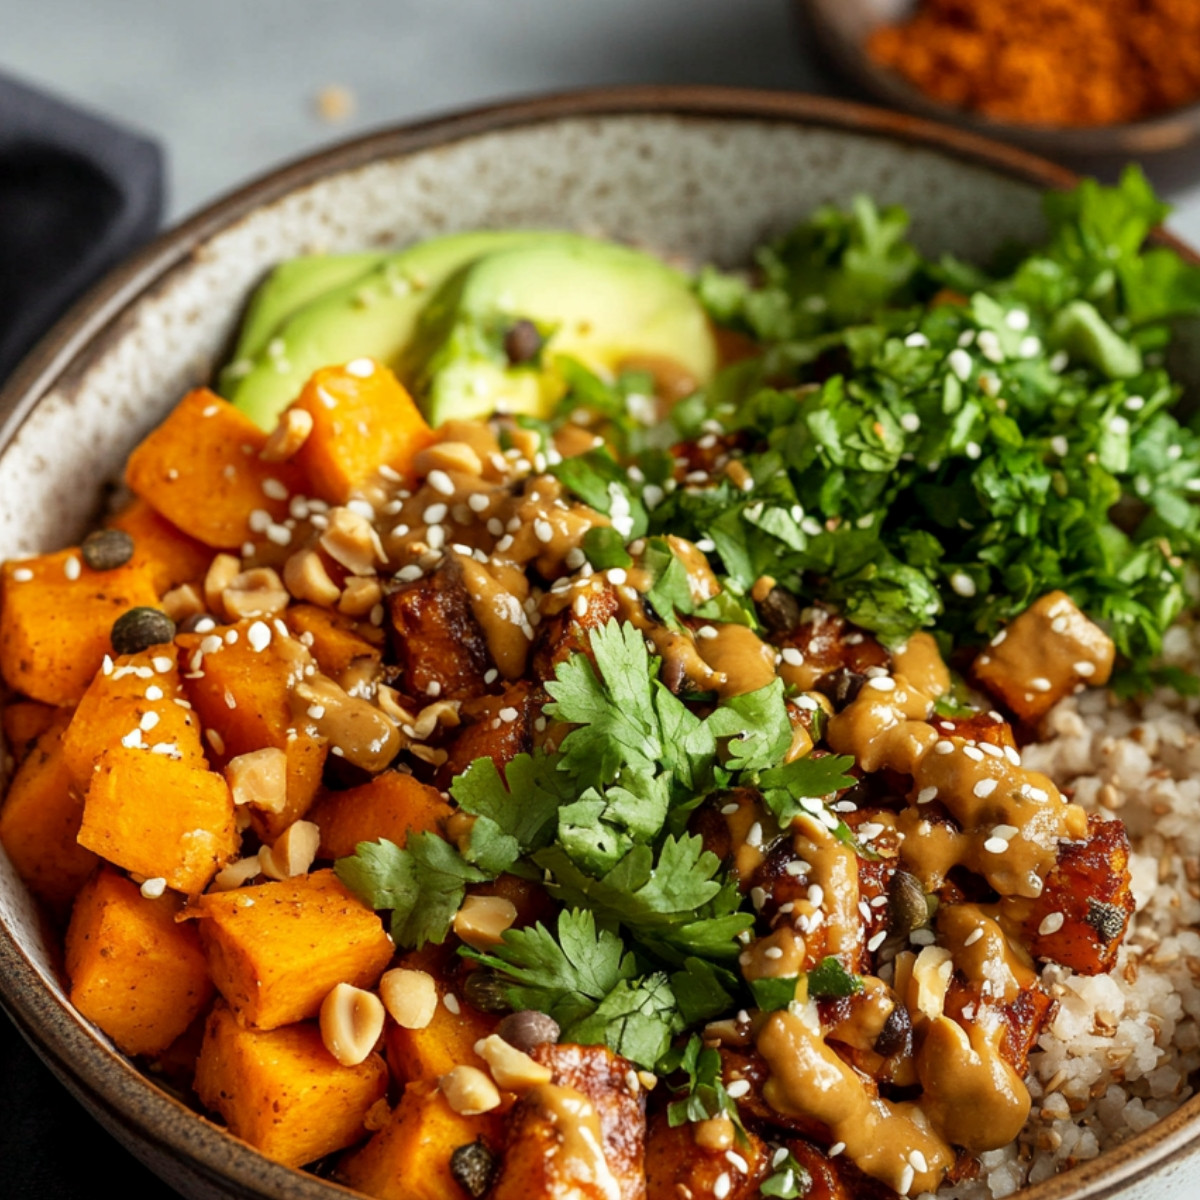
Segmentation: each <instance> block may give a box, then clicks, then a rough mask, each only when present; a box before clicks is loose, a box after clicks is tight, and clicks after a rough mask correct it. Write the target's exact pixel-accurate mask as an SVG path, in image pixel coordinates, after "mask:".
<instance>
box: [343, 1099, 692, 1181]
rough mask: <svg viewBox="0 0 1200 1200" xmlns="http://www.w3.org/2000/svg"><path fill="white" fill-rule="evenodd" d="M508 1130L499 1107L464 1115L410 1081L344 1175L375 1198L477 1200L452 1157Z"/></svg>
mask: <svg viewBox="0 0 1200 1200" xmlns="http://www.w3.org/2000/svg"><path fill="white" fill-rule="evenodd" d="M503 1135H504V1118H503V1117H502V1116H501V1115H500V1112H499V1110H494V1111H493V1112H490V1113H481V1114H480V1115H479V1116H476V1117H464V1116H461V1115H460V1114H459V1113H456V1112H455V1111H454V1109H452V1108H451V1107H450V1105H449V1104H447V1103H446V1098H445V1096H443V1095H442V1093H441V1092H440V1091H438V1088H437V1084H436V1083H433V1082H430V1081H420V1082H417V1083H411V1084H409V1085H408V1087H406V1088H405V1089H404V1095H403V1096H401V1098H400V1103H399V1104H398V1105H397V1106H396V1109H395V1111H394V1112H393V1113H392V1116H391V1120H390V1121H389V1122H388V1123H387V1125H385V1126H384V1127H383V1128H382V1129H381V1130H380V1131H379V1132H378V1133H377V1134H375V1136H374V1137H373V1138H372V1139H371V1140H370V1141H369V1142H368V1143H367V1144H366V1145H365V1146H364V1147H363V1148H362V1149H361V1150H354V1151H352V1152H351V1153H349V1154H347V1155H346V1156H345V1157H344V1158H343V1159H342V1161H341V1168H340V1172H339V1174H340V1175H341V1176H342V1178H343V1179H345V1181H346V1183H348V1184H349V1185H350V1186H351V1187H352V1188H354V1190H355V1191H358V1192H363V1193H365V1194H366V1195H368V1196H373V1197H374V1198H375V1200H473V1198H472V1196H471V1194H470V1193H469V1192H468V1191H467V1190H466V1189H465V1188H464V1187H463V1186H462V1184H460V1183H459V1182H458V1180H457V1179H455V1178H454V1176H453V1175H452V1174H451V1173H450V1157H451V1155H452V1154H453V1153H454V1151H455V1150H457V1149H458V1148H459V1146H467V1145H470V1144H471V1143H472V1142H476V1141H479V1140H481V1139H482V1141H483V1143H484V1145H485V1146H487V1147H488V1149H490V1150H491V1151H492V1152H493V1153H498V1152H499V1149H500V1146H501V1142H502V1138H503ZM674 1200H678V1197H675V1198H674Z"/></svg>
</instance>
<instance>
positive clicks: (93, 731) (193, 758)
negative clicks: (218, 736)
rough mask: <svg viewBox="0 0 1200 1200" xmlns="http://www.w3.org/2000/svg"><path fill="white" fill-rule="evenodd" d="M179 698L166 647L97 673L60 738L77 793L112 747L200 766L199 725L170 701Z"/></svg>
mask: <svg viewBox="0 0 1200 1200" xmlns="http://www.w3.org/2000/svg"><path fill="white" fill-rule="evenodd" d="M182 699H183V689H182V687H181V686H180V682H179V671H178V669H177V667H176V665H175V647H174V646H172V645H168V646H155V647H153V648H152V649H150V650H143V651H142V652H141V653H140V654H128V655H122V656H121V657H120V658H117V659H115V660H112V662H111V669H108V670H100V671H97V672H96V676H95V678H94V679H93V680H92V682H91V683H90V684H89V685H88V690H87V691H86V692H85V693H84V695H83V699H82V700H80V702H79V707H78V708H77V709H76V710H75V716H74V717H73V718H72V720H71V724H70V725H69V726H68V727H67V732H66V733H65V734H64V735H63V754H64V756H65V758H66V762H67V770H68V771H69V772H70V773H71V782H72V784H73V785H74V787H75V788H76V790H77V791H78V792H79V793H80V795H82V794H83V793H84V792H86V791H87V788H88V784H89V783H91V779H92V772H93V771H94V770H95V769H96V766H97V764H98V763H99V761H100V757H101V755H103V753H104V752H105V750H107V749H108V748H109V747H110V746H116V745H118V744H129V743H130V742H132V743H133V744H135V745H137V746H139V747H142V748H145V749H148V750H149V749H151V748H153V752H154V753H158V754H168V755H169V756H170V757H172V758H175V757H178V758H180V759H181V760H182V761H183V762H186V763H190V764H191V765H192V766H196V767H206V766H207V765H208V763H207V762H206V760H205V758H204V750H203V748H202V747H201V745H200V725H199V722H198V721H197V719H196V714H195V713H194V712H192V711H191V708H190V706H189V707H187V708H184V707H183V706H182V705H180V704H177V703H176V701H177V700H182ZM168 748H170V749H168Z"/></svg>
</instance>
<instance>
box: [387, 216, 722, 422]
mask: <svg viewBox="0 0 1200 1200" xmlns="http://www.w3.org/2000/svg"><path fill="white" fill-rule="evenodd" d="M518 320H528V321H530V322H532V323H533V324H534V325H535V326H536V327H537V328H538V329H539V330H541V331H542V332H543V333H544V335H545V337H546V340H545V344H544V345H543V347H542V352H541V354H540V355H539V357H538V359H537V361H536V362H535V363H533V364H526V363H517V364H514V363H511V362H510V361H509V358H508V355H507V354H506V353H505V348H504V341H505V335H506V334H507V332H508V331H509V330H511V329H512V327H513V325H514V324H515V323H516V322H517V321H518ZM559 355H569V356H570V357H572V358H575V359H578V360H579V361H581V362H582V363H583V364H584V365H585V366H587V367H589V368H590V369H591V370H593V371H596V372H597V373H600V374H610V373H612V372H613V371H614V370H615V369H616V368H617V367H618V366H619V365H620V363H621V362H622V361H623V360H626V359H643V360H645V359H654V358H662V359H669V360H670V361H672V362H673V363H674V364H676V365H677V366H679V367H682V368H683V369H684V370H685V371H687V372H688V373H689V374H690V375H692V376H693V378H695V380H696V382H697V383H698V384H702V383H705V382H707V381H708V380H709V379H710V378H711V377H712V374H713V371H714V370H715V368H716V362H717V350H716V342H715V339H714V337H713V332H712V328H711V326H710V324H709V322H708V318H707V316H706V315H705V312H704V310H703V308H702V307H701V305H700V303H699V301H698V300H697V299H696V297H695V295H694V294H693V292H692V289H691V286H690V283H689V281H688V279H687V277H686V276H685V275H684V274H683V273H682V272H680V271H677V270H675V269H674V268H672V267H670V266H668V265H667V264H666V263H664V262H663V261H662V260H661V259H659V258H656V257H654V256H653V255H651V254H647V253H644V252H642V251H639V250H634V249H632V248H631V247H629V246H623V245H619V244H617V243H615V242H605V241H598V240H596V239H594V238H588V237H584V236H583V235H581V234H573V233H558V234H547V235H543V236H541V237H540V238H538V239H537V240H536V241H534V242H529V243H522V244H519V245H514V246H512V247H510V248H507V249H495V250H493V251H492V252H490V253H488V254H486V255H483V256H481V257H479V258H476V259H474V260H473V261H471V262H470V263H468V264H466V265H464V266H463V267H461V268H460V269H459V270H458V271H457V272H456V273H455V274H453V275H452V276H450V277H449V278H447V279H446V281H445V282H444V283H443V284H442V286H441V288H440V289H439V290H438V294H437V295H436V296H435V297H434V298H433V299H431V300H430V302H429V304H428V305H427V306H426V307H425V309H424V311H423V312H422V313H421V316H420V319H419V321H418V323H417V327H416V333H415V337H414V338H413V340H412V343H411V345H410V346H409V347H408V349H407V350H406V351H405V353H404V354H403V355H402V357H401V360H400V374H401V377H402V378H404V379H405V380H406V381H408V382H409V383H410V385H411V386H412V389H413V392H414V394H415V395H416V397H417V400H418V403H419V404H420V405H421V407H422V409H423V410H424V412H425V415H426V417H427V419H428V420H429V422H430V424H431V425H435V426H436V425H439V424H441V423H442V422H443V421H445V420H447V419H449V418H473V417H483V416H487V415H489V414H490V413H493V412H510V413H529V414H533V415H536V416H548V415H550V413H551V412H552V410H553V407H554V404H555V403H556V401H557V400H558V398H559V397H560V396H561V395H562V394H563V392H564V391H565V384H564V382H563V381H562V379H561V377H560V375H559V373H558V372H557V371H556V369H555V366H554V360H555V358H556V357H557V356H559Z"/></svg>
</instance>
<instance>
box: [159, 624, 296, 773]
mask: <svg viewBox="0 0 1200 1200" xmlns="http://www.w3.org/2000/svg"><path fill="white" fill-rule="evenodd" d="M255 625H260V626H263V627H264V628H265V629H266V630H267V631H268V633H269V634H270V641H269V642H268V644H267V645H265V646H264V647H263V648H262V649H261V650H256V649H255V648H254V647H255V644H256V641H255V639H254V638H252V637H251V635H250V630H251V628H252V627H254V626H255ZM231 630H232V633H233V634H234V635H236V637H235V640H234V641H233V642H232V643H231V642H229V641H227V640H226V638H227V637H228V636H229V634H230V631H229V630H226V631H225V634H224V636H223V635H222V634H199V633H181V634H180V635H179V637H178V638H177V641H178V643H179V651H180V653H179V665H180V668H181V670H182V671H183V673H184V688H185V689H186V691H187V694H188V697H189V699H190V700H191V702H192V704H193V705H194V706H195V709H196V712H197V713H198V714H199V716H200V721H201V724H202V725H203V726H204V729H205V731H206V734H207V731H209V730H215V731H216V733H217V735H218V742H217V743H216V744H215V745H213V749H214V750H216V752H217V754H218V755H219V756H220V755H228V756H229V757H231V758H232V757H233V756H235V755H238V754H249V753H250V752H251V751H253V750H261V749H263V748H264V747H266V746H274V747H275V748H276V749H279V750H282V749H283V748H284V746H285V745H286V743H287V734H288V729H289V728H290V727H291V724H292V707H291V701H290V698H289V697H290V680H291V677H292V673H293V671H294V670H295V667H296V661H295V658H294V656H293V655H292V654H290V653H289V652H288V651H289V649H291V648H294V649H295V650H297V651H300V652H301V653H303V647H302V646H299V645H296V644H295V643H294V642H291V644H290V646H289V641H290V639H284V638H281V637H280V636H279V634H278V631H276V630H275V629H274V627H273V624H269V623H267V622H265V621H256V620H246V621H239V622H238V623H237V624H236V625H234V626H232V627H231ZM256 632H257V631H256ZM201 647H209V649H208V650H204V649H202V648H201Z"/></svg>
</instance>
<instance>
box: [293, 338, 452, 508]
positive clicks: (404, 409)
mask: <svg viewBox="0 0 1200 1200" xmlns="http://www.w3.org/2000/svg"><path fill="white" fill-rule="evenodd" d="M293 407H295V408H300V409H304V410H305V411H306V412H308V413H309V415H310V416H311V417H312V421H313V424H312V432H311V433H310V434H309V435H308V437H307V438H306V439H305V441H304V444H303V445H302V446H301V447H300V449H299V451H297V453H296V457H295V462H296V463H297V464H298V465H299V466H300V467H301V468H302V469H303V470H304V471H305V472H306V473H307V475H308V478H309V481H310V484H311V487H312V491H313V494H314V495H317V496H320V497H321V499H323V500H328V501H330V502H331V503H333V504H345V503H346V501H347V500H349V499H350V497H351V495H352V494H353V493H354V492H355V491H356V490H357V489H359V488H361V487H362V486H363V485H364V484H366V483H368V482H369V481H370V480H371V479H372V478H373V477H374V476H375V474H376V472H377V471H378V470H379V468H380V467H390V468H391V469H392V470H394V471H396V472H398V473H399V474H400V475H402V476H405V477H409V478H411V476H412V460H413V458H414V457H415V456H416V455H417V453H418V452H419V451H420V450H423V449H424V448H425V447H426V446H428V445H429V443H430V442H432V441H433V440H434V436H435V435H434V433H433V430H432V429H430V428H429V425H428V424H427V423H426V421H425V418H424V417H423V416H422V415H421V411H420V409H418V408H417V406H416V404H414V403H413V399H412V397H411V396H410V395H409V394H408V392H407V391H406V390H405V389H404V387H403V386H402V385H401V384H400V382H399V380H398V379H397V378H396V376H395V375H393V374H392V372H391V371H389V370H388V369H387V367H383V366H380V365H379V364H378V363H373V362H372V361H371V360H370V359H361V358H360V359H356V360H355V361H354V362H352V363H349V364H348V365H346V366H337V367H323V368H322V369H321V370H319V371H317V373H316V374H315V375H313V377H312V378H311V379H310V380H309V381H308V383H307V384H305V386H304V390H303V391H302V392H301V393H300V396H299V398H298V399H297V400H296V402H295V405H294V406H293Z"/></svg>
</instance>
